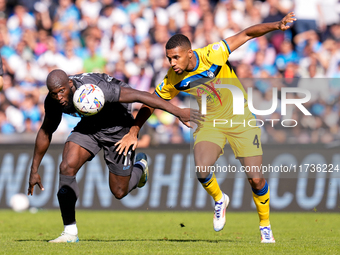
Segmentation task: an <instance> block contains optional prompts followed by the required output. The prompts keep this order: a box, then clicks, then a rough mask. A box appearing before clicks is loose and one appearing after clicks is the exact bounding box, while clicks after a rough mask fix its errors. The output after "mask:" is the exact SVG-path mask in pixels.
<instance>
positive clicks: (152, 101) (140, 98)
mask: <svg viewBox="0 0 340 255" xmlns="http://www.w3.org/2000/svg"><path fill="white" fill-rule="evenodd" d="M119 102H121V103H132V102H140V103H143V104H145V105H147V106H150V107H151V108H157V109H161V110H164V111H167V112H169V113H171V114H173V115H174V116H176V117H177V118H179V120H180V121H182V122H183V124H184V125H186V126H187V127H191V126H190V124H189V121H193V122H195V123H198V121H200V120H203V118H202V115H201V114H200V112H199V111H197V110H193V109H190V108H183V109H181V108H179V107H177V106H175V105H173V104H171V103H169V102H168V101H166V100H163V99H161V98H159V97H158V96H156V95H155V94H150V93H148V92H144V91H139V90H135V89H131V88H126V87H121V92H120V97H119Z"/></svg>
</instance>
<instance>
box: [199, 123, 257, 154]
mask: <svg viewBox="0 0 340 255" xmlns="http://www.w3.org/2000/svg"><path fill="white" fill-rule="evenodd" d="M206 124H208V123H205V124H204V125H203V126H202V127H201V128H200V129H199V130H196V132H195V133H194V138H195V143H194V146H195V145H196V144H197V143H199V142H202V141H208V142H212V143H215V144H217V145H218V146H220V147H221V150H222V153H221V155H222V154H223V153H224V151H223V148H224V146H225V144H226V142H227V140H228V142H229V144H230V147H231V149H232V150H233V152H234V154H235V158H242V157H252V156H259V155H262V154H263V152H262V146H261V129H260V128H259V127H251V126H247V122H246V125H245V126H243V125H242V126H240V127H237V128H227V127H223V125H219V126H217V125H216V126H215V127H214V126H213V125H209V124H208V125H206Z"/></svg>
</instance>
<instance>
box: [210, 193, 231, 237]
mask: <svg viewBox="0 0 340 255" xmlns="http://www.w3.org/2000/svg"><path fill="white" fill-rule="evenodd" d="M223 197H224V201H223V202H220V203H219V202H215V213H214V230H215V231H216V232H217V231H221V230H222V229H223V228H224V225H225V221H226V219H225V213H226V210H227V208H228V205H229V197H228V195H227V194H224V193H223Z"/></svg>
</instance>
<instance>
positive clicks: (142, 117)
mask: <svg viewBox="0 0 340 255" xmlns="http://www.w3.org/2000/svg"><path fill="white" fill-rule="evenodd" d="M154 110H155V109H154V108H152V107H150V106H147V105H145V104H143V105H142V107H141V108H140V109H139V111H138V114H137V116H136V119H135V122H134V124H133V126H132V127H131V129H130V133H131V134H135V135H136V136H137V134H138V132H139V130H140V129H141V128H142V126H143V125H144V123H145V122H146V121H147V119H148V118H149V117H150V116H151V114H152V113H153V111H154Z"/></svg>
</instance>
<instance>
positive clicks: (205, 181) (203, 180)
mask: <svg viewBox="0 0 340 255" xmlns="http://www.w3.org/2000/svg"><path fill="white" fill-rule="evenodd" d="M212 176H213V174H212V173H210V174H209V175H208V176H207V178H198V180H199V182H200V183H202V184H206V183H207V182H209V181H210V180H211V178H212Z"/></svg>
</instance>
